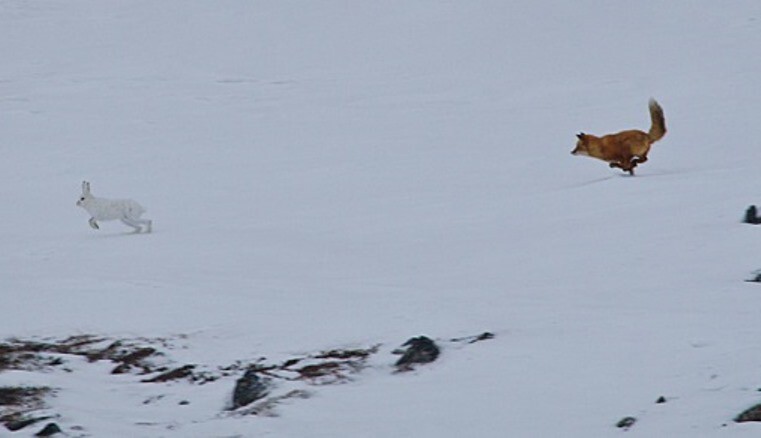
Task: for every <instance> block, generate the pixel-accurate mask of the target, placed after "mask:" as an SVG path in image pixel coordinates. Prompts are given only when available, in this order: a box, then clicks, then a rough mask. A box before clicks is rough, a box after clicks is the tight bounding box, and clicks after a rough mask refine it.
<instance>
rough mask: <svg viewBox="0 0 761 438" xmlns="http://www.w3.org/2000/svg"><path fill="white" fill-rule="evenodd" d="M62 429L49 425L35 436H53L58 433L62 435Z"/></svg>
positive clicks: (53, 424) (52, 424)
mask: <svg viewBox="0 0 761 438" xmlns="http://www.w3.org/2000/svg"><path fill="white" fill-rule="evenodd" d="M61 432H62V431H61V428H60V427H58V425H57V424H55V423H48V424H47V425H46V426H45V427H44V428H43V429H42V430H41V431H39V432H37V433H36V434H34V436H53V435H55V434H57V433H61Z"/></svg>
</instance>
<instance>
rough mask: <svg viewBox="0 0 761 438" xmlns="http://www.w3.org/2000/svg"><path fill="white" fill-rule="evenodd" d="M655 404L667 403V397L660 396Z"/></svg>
mask: <svg viewBox="0 0 761 438" xmlns="http://www.w3.org/2000/svg"><path fill="white" fill-rule="evenodd" d="M655 402H656V403H658V404H661V403H666V397H664V396H660V397H658V400H656V401H655Z"/></svg>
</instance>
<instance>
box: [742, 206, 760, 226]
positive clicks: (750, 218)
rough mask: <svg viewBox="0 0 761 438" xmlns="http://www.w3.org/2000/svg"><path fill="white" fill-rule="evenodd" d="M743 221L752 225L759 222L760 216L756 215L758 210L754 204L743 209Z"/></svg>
mask: <svg viewBox="0 0 761 438" xmlns="http://www.w3.org/2000/svg"><path fill="white" fill-rule="evenodd" d="M743 222H745V223H746V224H752V225H758V224H761V218H760V217H758V211H757V209H756V206H755V205H751V206H750V207H748V209H747V210H745V219H744V220H743Z"/></svg>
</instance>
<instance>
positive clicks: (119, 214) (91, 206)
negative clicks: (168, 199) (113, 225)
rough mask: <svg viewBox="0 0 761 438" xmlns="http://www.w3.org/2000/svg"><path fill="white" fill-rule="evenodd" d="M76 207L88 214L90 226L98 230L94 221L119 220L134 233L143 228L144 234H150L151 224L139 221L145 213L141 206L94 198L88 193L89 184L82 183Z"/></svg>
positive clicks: (133, 203) (116, 200) (129, 201)
mask: <svg viewBox="0 0 761 438" xmlns="http://www.w3.org/2000/svg"><path fill="white" fill-rule="evenodd" d="M77 206H79V207H82V208H84V209H85V210H87V212H88V213H90V216H92V217H91V218H90V221H89V222H90V226H91V227H93V228H95V229H96V230H98V229H100V227H99V226H98V222H96V221H112V220H116V219H119V220H120V221H122V222H124V223H125V224H126V225H129V226H130V227H132V228H134V229H135V232H136V233H139V232H140V231H141V230H142V227H143V226H145V232H147V233H150V232H151V226H152V222H151V221H150V220H149V219H140V216H141V215H142V214H143V213H145V209H144V208H143V206H142V205H140V204H138V203H137V202H135V201H133V200H132V199H105V198H96V197H95V196H93V195H92V193H90V183H89V182H87V181H82V196H81V197H80V198H79V200H78V201H77Z"/></svg>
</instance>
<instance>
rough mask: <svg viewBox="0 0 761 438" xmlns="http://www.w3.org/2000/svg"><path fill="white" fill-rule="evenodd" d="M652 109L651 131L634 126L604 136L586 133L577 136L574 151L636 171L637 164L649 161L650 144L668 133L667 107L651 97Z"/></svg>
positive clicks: (650, 107) (650, 105)
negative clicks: (665, 110) (664, 108)
mask: <svg viewBox="0 0 761 438" xmlns="http://www.w3.org/2000/svg"><path fill="white" fill-rule="evenodd" d="M649 109H650V118H651V121H652V124H651V126H650V130H649V131H648V132H644V131H640V130H638V129H631V130H627V131H621V132H618V133H615V134H608V135H604V136H602V137H598V136H595V135H591V134H584V133H583V132H582V133H579V134H577V135H576V137H577V138H578V140H577V141H576V148H574V150H573V151H571V154H573V155H581V156H587V157H592V158H597V159H599V160H603V161H606V162H608V163H609V164H610V167H618V168H621V169H622V170H625V171H628V172H629V173H631V174H634V168H635V167H636V166H637V164H640V163H644V162H645V161H647V154H648V152H650V146H652V144H653V143H655V142H656V141H658V140H660V139H661V138H663V136H664V135H666V121H665V117H664V115H663V109H662V108H661V106H660V105H658V102H656V101H655V100H654V99H650V104H649Z"/></svg>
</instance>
